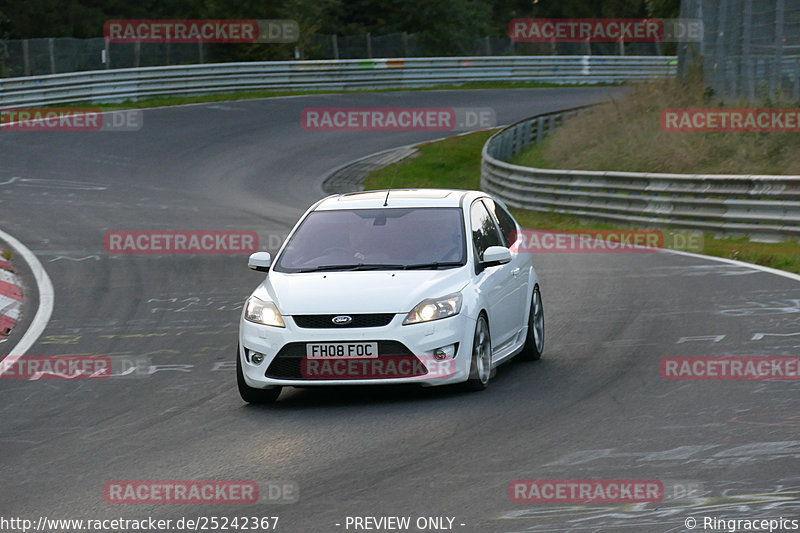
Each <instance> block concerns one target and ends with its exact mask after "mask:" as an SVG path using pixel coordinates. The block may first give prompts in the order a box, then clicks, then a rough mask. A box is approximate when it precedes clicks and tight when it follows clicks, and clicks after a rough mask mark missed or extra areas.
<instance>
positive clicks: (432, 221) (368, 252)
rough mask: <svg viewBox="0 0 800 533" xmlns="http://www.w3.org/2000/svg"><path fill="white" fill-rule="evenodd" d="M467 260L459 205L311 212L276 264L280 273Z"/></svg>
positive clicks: (431, 266)
mask: <svg viewBox="0 0 800 533" xmlns="http://www.w3.org/2000/svg"><path fill="white" fill-rule="evenodd" d="M465 263H466V247H465V238H464V222H463V218H462V212H461V209H459V208H457V207H442V208H439V207H429V208H384V209H352V210H335V211H314V212H313V213H310V214H309V215H308V216H307V217H306V219H305V220H304V221H303V222H302V224H301V225H300V227H299V228H297V230H296V231H295V233H294V235H292V237H291V238H290V240H289V242H288V243H287V245H286V248H285V249H284V250H283V252H282V253H281V255H280V257H279V258H278V260H277V261H276V263H275V270H276V271H278V272H319V271H326V270H328V271H333V270H395V269H409V270H410V269H439V268H453V267H457V266H461V265H464V264H465Z"/></svg>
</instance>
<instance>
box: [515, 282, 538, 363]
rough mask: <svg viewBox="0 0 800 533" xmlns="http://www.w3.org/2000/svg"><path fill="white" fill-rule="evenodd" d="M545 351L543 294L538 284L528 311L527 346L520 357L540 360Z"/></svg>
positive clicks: (523, 348)
mask: <svg viewBox="0 0 800 533" xmlns="http://www.w3.org/2000/svg"><path fill="white" fill-rule="evenodd" d="M537 326H538V327H537ZM543 351H544V306H543V305H542V295H541V293H540V292H539V286H538V285H537V286H536V287H534V288H533V292H532V293H531V310H530V313H528V335H527V336H526V337H525V346H523V347H522V351H521V352H520V353H519V357H520V359H523V360H525V361H538V360H539V359H540V358H541V357H542V352H543Z"/></svg>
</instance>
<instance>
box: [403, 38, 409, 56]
mask: <svg viewBox="0 0 800 533" xmlns="http://www.w3.org/2000/svg"><path fill="white" fill-rule="evenodd" d="M403 57H408V33H406V32H403Z"/></svg>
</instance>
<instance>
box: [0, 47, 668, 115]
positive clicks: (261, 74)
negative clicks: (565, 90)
mask: <svg viewBox="0 0 800 533" xmlns="http://www.w3.org/2000/svg"><path fill="white" fill-rule="evenodd" d="M676 70H677V59H676V58H675V57H672V56H508V57H452V58H406V59H368V60H361V59H351V60H338V61H337V60H320V61H268V62H248V63H219V64H209V65H188V66H170V67H147V68H132V69H119V70H95V71H89V72H74V73H69V74H52V75H48V76H31V77H23V78H6V79H0V106H1V107H6V108H9V107H22V106H37V105H48V104H63V103H70V102H95V103H101V102H121V101H125V100H138V99H141V98H147V97H152V96H161V95H175V96H186V95H199V94H208V93H220V92H232V91H253V90H282V89H292V90H298V89H299V90H314V89H336V90H347V89H376V88H386V87H392V88H405V87H409V88H411V87H424V86H431V85H442V84H460V83H469V82H491V81H497V82H544V83H560V84H565V83H587V84H592V83H615V82H623V81H641V80H648V79H653V78H658V77H667V76H674V75H675V73H676Z"/></svg>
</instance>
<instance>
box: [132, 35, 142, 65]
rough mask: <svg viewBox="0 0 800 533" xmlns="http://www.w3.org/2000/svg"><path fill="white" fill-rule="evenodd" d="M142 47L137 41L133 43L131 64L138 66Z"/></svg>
mask: <svg viewBox="0 0 800 533" xmlns="http://www.w3.org/2000/svg"><path fill="white" fill-rule="evenodd" d="M141 49H142V44H141V43H140V42H139V41H136V43H135V44H134V45H133V66H134V67H136V68H139V52H140V51H141Z"/></svg>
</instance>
